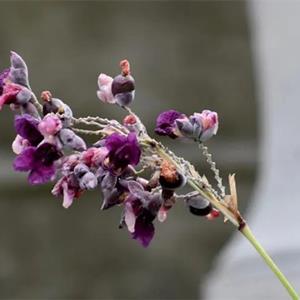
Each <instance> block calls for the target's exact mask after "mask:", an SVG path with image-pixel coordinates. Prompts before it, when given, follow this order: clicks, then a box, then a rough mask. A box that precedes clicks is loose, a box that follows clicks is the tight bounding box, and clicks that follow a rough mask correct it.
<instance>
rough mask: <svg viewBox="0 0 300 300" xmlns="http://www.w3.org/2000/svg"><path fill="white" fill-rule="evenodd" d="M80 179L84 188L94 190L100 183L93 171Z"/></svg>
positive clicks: (80, 183) (80, 184)
mask: <svg viewBox="0 0 300 300" xmlns="http://www.w3.org/2000/svg"><path fill="white" fill-rule="evenodd" d="M78 181H79V186H80V188H81V189H84V190H92V189H94V188H95V187H96V186H97V185H98V180H97V177H96V176H95V174H94V173H92V172H87V173H86V174H84V175H83V176H82V177H81V178H80V179H79V180H78Z"/></svg>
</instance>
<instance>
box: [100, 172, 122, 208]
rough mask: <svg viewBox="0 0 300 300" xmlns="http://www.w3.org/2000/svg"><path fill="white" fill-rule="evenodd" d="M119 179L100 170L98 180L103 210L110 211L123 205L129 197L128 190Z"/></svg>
mask: <svg viewBox="0 0 300 300" xmlns="http://www.w3.org/2000/svg"><path fill="white" fill-rule="evenodd" d="M118 179H119V177H118V176H116V175H114V174H112V173H110V172H108V171H107V170H104V169H102V168H99V172H98V180H99V181H100V187H101V192H102V198H103V202H102V206H101V209H102V210H106V209H109V208H111V207H113V206H115V205H118V204H120V203H122V202H123V201H124V200H125V199H126V197H127V195H128V189H127V188H126V187H124V185H122V184H120V181H119V180H118Z"/></svg>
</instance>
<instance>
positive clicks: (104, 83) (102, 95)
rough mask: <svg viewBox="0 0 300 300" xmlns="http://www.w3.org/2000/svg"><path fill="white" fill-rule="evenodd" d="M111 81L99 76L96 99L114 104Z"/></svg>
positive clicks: (110, 78)
mask: <svg viewBox="0 0 300 300" xmlns="http://www.w3.org/2000/svg"><path fill="white" fill-rule="evenodd" d="M112 82H113V79H112V77H110V76H107V75H106V74H103V73H102V74H100V75H99V77H98V86H99V90H98V91H97V96H98V98H99V99H100V100H101V101H103V102H105V103H115V102H116V100H115V99H114V95H113V94H112V91H111V85H112Z"/></svg>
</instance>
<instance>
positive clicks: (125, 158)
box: [105, 133, 141, 174]
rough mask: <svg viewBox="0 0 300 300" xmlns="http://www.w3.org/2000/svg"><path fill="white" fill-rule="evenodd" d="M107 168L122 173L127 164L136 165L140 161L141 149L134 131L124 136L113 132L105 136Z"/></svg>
mask: <svg viewBox="0 0 300 300" xmlns="http://www.w3.org/2000/svg"><path fill="white" fill-rule="evenodd" d="M105 147H106V148H107V150H108V158H109V163H108V167H109V169H110V170H111V171H112V172H114V173H117V174H120V173H122V172H123V171H124V170H125V168H126V167H127V166H128V165H133V166H135V165H137V164H138V163H139V161H140V156H141V149H140V146H139V143H138V140H137V137H136V134H135V133H129V134H128V136H124V135H121V134H118V133H113V134H111V135H110V136H109V137H107V138H106V141H105Z"/></svg>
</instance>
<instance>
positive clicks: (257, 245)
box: [240, 225, 299, 300]
mask: <svg viewBox="0 0 300 300" xmlns="http://www.w3.org/2000/svg"><path fill="white" fill-rule="evenodd" d="M240 231H241V233H242V234H243V235H244V236H245V237H246V239H248V241H249V242H250V243H251V244H252V246H253V247H254V248H255V249H256V251H257V252H258V253H259V254H260V256H261V257H262V258H263V260H264V261H265V262H266V264H267V265H268V266H269V267H270V269H271V270H272V271H273V272H274V274H275V275H276V277H277V278H278V279H279V280H280V282H281V283H282V285H283V286H284V287H285V288H286V290H287V291H288V293H289V294H290V296H291V298H292V299H294V300H299V295H298V294H297V292H296V291H295V290H294V288H293V287H292V285H291V284H290V283H289V281H288V279H287V278H286V277H285V276H284V275H283V273H282V272H281V271H280V269H279V268H278V267H277V265H276V264H275V263H274V261H273V260H272V258H271V257H270V256H269V254H268V253H267V252H266V250H265V249H264V248H263V247H262V245H261V244H260V243H259V242H258V241H257V239H256V238H255V236H254V235H253V233H252V231H251V230H250V228H249V226H248V225H245V226H244V227H243V228H241V229H240Z"/></svg>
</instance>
